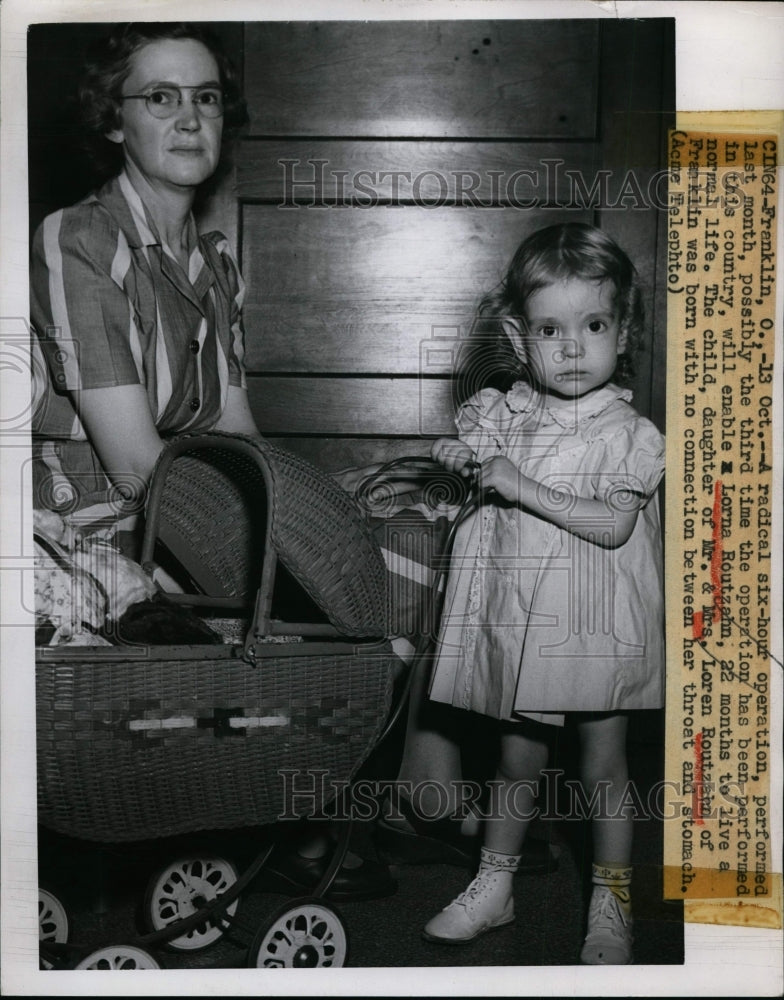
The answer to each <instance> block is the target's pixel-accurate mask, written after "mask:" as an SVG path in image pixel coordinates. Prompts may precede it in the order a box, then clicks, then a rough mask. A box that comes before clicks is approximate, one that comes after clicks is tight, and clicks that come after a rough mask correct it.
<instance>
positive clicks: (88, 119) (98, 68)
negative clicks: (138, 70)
mask: <svg viewBox="0 0 784 1000" xmlns="http://www.w3.org/2000/svg"><path fill="white" fill-rule="evenodd" d="M168 39H172V40H175V41H176V40H180V39H192V40H193V41H196V42H201V44H202V45H204V46H205V48H206V49H208V51H209V52H210V53H211V54H212V56H213V57H214V59H215V61H216V63H217V64H218V72H219V74H220V84H221V89H222V90H223V95H224V112H223V145H224V148H225V147H226V146H227V145H228V144H231V143H232V142H233V141H234V139H235V138H236V136H237V134H238V132H239V131H240V129H241V128H242V127H243V126H244V125H245V124H247V121H248V111H247V107H246V104H245V101H244V99H243V97H242V92H241V88H240V81H239V77H238V75H237V71H236V70H235V68H234V66H233V64H232V62H231V60H230V59H229V57H228V56H227V55H226V53H225V52H224V51H223V47H222V45H221V43H220V40H219V39H218V37H217V35H216V34H215V33H214V32H213V31H212V30H211V29H210V28H209V27H207V26H206V25H203V24H196V23H188V22H182V21H150V22H146V21H129V22H126V23H124V24H118V25H116V26H115V27H113V28H112V30H111V31H110V32H109V34H108V35H107V36H105V37H103V38H101V39H100V40H99V41H97V42H95V43H94V44H93V45H92V46H91V47H90V49H89V51H88V53H87V58H86V61H85V68H84V74H83V77H82V82H81V85H80V87H79V106H80V115H81V120H82V124H83V126H84V128H85V130H86V132H87V133H88V144H89V153H90V158H91V159H92V161H93V165H94V166H95V167H96V168H97V169H98V171H99V173H100V174H102V175H103V176H104V177H111V176H113V175H114V174H116V173H119V171H120V169H121V168H122V163H123V157H122V148H121V146H120V145H118V144H117V143H112V142H110V141H109V140H108V139H106V134H107V133H108V132H111V131H112V130H113V129H117V128H119V127H120V114H119V112H120V98H121V96H122V87H123V84H124V83H125V81H126V79H127V78H128V76H129V74H130V72H131V58H132V56H133V55H134V54H135V53H136V52H138V51H139V50H140V49H142V48H144V46H145V45H148V44H149V43H150V42H157V41H162V40H168Z"/></svg>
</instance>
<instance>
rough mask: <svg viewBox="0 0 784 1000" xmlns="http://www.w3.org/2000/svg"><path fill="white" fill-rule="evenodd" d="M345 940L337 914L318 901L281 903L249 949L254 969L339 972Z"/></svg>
mask: <svg viewBox="0 0 784 1000" xmlns="http://www.w3.org/2000/svg"><path fill="white" fill-rule="evenodd" d="M347 953H348V936H347V934H346V928H345V927H344V925H343V921H342V920H341V918H340V916H339V914H338V912H337V910H334V909H333V908H332V907H331V906H328V905H327V904H326V903H324V902H323V901H322V900H320V899H300V900H296V901H294V902H291V901H289V902H288V903H285V904H284V905H283V906H281V907H280V909H278V910H276V911H275V913H274V914H273V915H272V916H271V917H270V918H269V920H267V922H266V923H265V924H263V925H262V926H261V927H260V928H259V930H258V932H257V933H256V936H255V938H254V939H253V944H252V945H251V946H250V950H249V952H248V965H249V966H250V967H251V968H255V969H316V968H318V969H322V968H324V969H326V968H330V969H341V968H342V967H343V966H344V965H345V963H346V955H347Z"/></svg>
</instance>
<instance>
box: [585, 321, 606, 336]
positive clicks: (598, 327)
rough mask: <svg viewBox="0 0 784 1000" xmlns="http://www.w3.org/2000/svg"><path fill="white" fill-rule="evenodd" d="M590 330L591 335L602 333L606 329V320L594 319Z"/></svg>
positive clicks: (589, 327)
mask: <svg viewBox="0 0 784 1000" xmlns="http://www.w3.org/2000/svg"><path fill="white" fill-rule="evenodd" d="M588 329H589V330H590V331H591V333H601V332H602V330H604V329H606V324H605V322H604V320H601V319H592V320H591V322H590V323H589V324H588Z"/></svg>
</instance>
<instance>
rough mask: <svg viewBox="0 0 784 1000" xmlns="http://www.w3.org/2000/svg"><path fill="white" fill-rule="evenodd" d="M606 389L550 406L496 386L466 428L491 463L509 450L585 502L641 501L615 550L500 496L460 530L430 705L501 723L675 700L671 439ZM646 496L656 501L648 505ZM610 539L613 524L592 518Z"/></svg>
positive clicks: (479, 401)
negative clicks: (667, 508)
mask: <svg viewBox="0 0 784 1000" xmlns="http://www.w3.org/2000/svg"><path fill="white" fill-rule="evenodd" d="M631 396H632V394H631V392H630V391H629V390H627V389H619V388H618V387H617V386H614V385H606V386H604V387H602V388H601V389H599V390H597V391H596V392H594V393H592V394H590V395H589V396H587V397H585V398H584V399H578V400H574V401H573V402H572V403H571V404H570V405H569V406H567V407H565V408H563V409H552V410H551V409H549V408H548V407H547V406H546V405H545V402H544V397H543V396H542V395H541V394H539V393H538V392H537V391H536V390H535V389H533V388H532V387H531V386H529V385H528V384H527V383H525V382H518V383H516V384H515V385H514V386H513V387H512V388H511V389H510V390H509V392H507V393H506V394H504V393H501V392H499V391H498V390H496V389H484V390H482V391H481V392H479V393H477V394H476V395H475V396H473V397H472V398H471V399H470V400H468V402H466V403H465V404H464V405H463V406H462V407H461V409H460V411H459V413H458V416H457V421H456V423H457V429H458V435H459V437H460V440H462V441H464V442H465V443H466V444H468V445H469V446H470V447H471V448H472V449H473V450H474V451H475V452H476V455H477V458H478V460H479V461H480V462H482V461H484V460H485V459H488V458H490V457H491V456H493V455H505V456H506V457H507V458H509V459H511V461H512V462H513V463H514V464H515V465H516V466H517V467H518V468H519V469H520V470H521V472H522V473H523V474H524V475H526V476H530V477H531V478H532V479H534V480H536V481H537V482H539V483H542V484H543V485H544V486H546V487H554V488H557V489H558V490H559V491H560V492H561V494H562V496H563V506H564V508H568V506H569V504H570V503H571V498H573V497H588V498H604V497H605V496H606V495H607V493H608V492H609V491H611V490H613V491H614V490H617V488H618V486H619V484H620V485H621V486H624V487H625V488H626V489H627V490H628V491H630V492H629V493H626V494H624V493H621V494H618V493H614V501H613V502H614V503H616V504H623V503H624V502H628V503H629V504H630V506H637V505H639V504H641V503H642V504H643V506H642V509H641V510H640V512H639V515H638V517H637V521H636V524H635V527H634V531H633V533H632V535H631V537H630V538H629V539H628V540H627V541H626V542H625V543H624V544H623V545H621V546H619V547H617V548H609V547H603V546H601V545H597V544H594V543H593V542H588V541H585V540H583V539H581V538H579V537H578V536H577V535H575V534H572V533H571V532H568V531H566V530H564V529H562V528H559V527H556V526H555V525H554V524H552V523H551V522H549V521H547V520H544V519H543V518H540V517H538V516H536V515H534V514H531V513H528V512H526V511H524V510H522V509H521V508H520V507H518V506H516V505H513V504H508V503H506V502H505V501H504V500H503V499H502V498H500V497H498V496H497V495H496V496H495V502H486V503H484V504H483V506H482V507H481V508H480V509H479V510H478V511H477V513H476V514H474V515H473V517H471V518H469V519H468V520H467V521H466V522H465V523H464V524H463V525H462V526H461V528H460V529H459V530H458V533H457V536H456V538H455V543H454V548H453V554H452V562H451V572H450V576H449V580H448V583H447V591H446V597H445V603H444V612H443V618H442V624H441V632H440V636H439V640H438V645H437V650H436V660H435V664H434V672H433V677H432V682H431V689H430V697H431V698H432V699H434V700H436V701H441V702H446V703H449V704H452V705H455V706H457V707H459V708H464V709H470V710H472V711H475V712H480V713H482V714H483V715H490V716H494V717H496V718H499V719H510V718H515V717H519V716H520V715H524V716H526V717H532V718H535V719H540V721H544V722H550V723H555V724H562V723H563V715H562V714H560V713H564V712H568V711H613V710H621V709H623V710H626V709H643V708H659V707H661V706H662V704H663V698H664V693H663V690H664V635H663V618H664V613H663V604H664V595H663V581H662V551H661V549H662V544H661V527H660V522H659V508H658V500H657V496H656V488H657V486H658V484H659V481H660V480H661V477H662V475H663V472H664V438H663V437H662V435H661V434H660V433H659V431H658V430H657V429H656V427H654V425H653V424H652V423H651V422H650V421H649V420H646V419H645V418H644V417H641V416H640V415H639V414H638V413H637V412H636V411H635V410H634V409H633V408H632V407H631V406H630V405H629V400H630V399H631ZM640 495H642V497H643V498H644V499H642V500H641V499H640ZM591 527H593V528H594V529H595V530H597V531H598V532H599V533H602V532H604V533H606V534H607V535H608V537H609V533H610V532H611V531H612V524H611V522H609V521H608V522H604V523H602V520H601V519H599V518H596V519H592V521H591Z"/></svg>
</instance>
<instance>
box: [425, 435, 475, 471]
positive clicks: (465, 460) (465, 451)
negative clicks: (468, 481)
mask: <svg viewBox="0 0 784 1000" xmlns="http://www.w3.org/2000/svg"><path fill="white" fill-rule="evenodd" d="M430 457H431V458H432V459H433V461H434V462H438V463H439V464H440V465H443V466H444V468H445V469H448V470H449V472H459V473H460V475H461V476H466V477H468V476H471V475H473V473H474V469H475V467H476V466H475V462H476V456H475V455H474V453H473V451H472V450H471V449H470V448H469V447H468V445H467V444H463V442H462V441H458V440H457V439H456V438H439V439H438V440H437V441H434V442H433V447H432V448H431V449H430Z"/></svg>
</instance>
